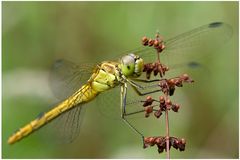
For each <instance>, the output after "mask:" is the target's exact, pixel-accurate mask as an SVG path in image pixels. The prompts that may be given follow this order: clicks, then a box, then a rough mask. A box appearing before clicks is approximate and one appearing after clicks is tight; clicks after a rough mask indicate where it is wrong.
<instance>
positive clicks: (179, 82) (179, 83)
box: [175, 79, 183, 87]
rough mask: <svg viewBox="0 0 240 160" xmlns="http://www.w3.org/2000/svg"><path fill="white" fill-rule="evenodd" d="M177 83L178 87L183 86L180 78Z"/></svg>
mask: <svg viewBox="0 0 240 160" xmlns="http://www.w3.org/2000/svg"><path fill="white" fill-rule="evenodd" d="M175 85H176V86H178V87H182V86H183V84H182V81H181V80H180V79H177V80H176V81H175Z"/></svg>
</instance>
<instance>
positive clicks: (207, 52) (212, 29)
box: [132, 22, 232, 68]
mask: <svg viewBox="0 0 240 160" xmlns="http://www.w3.org/2000/svg"><path fill="white" fill-rule="evenodd" d="M231 37H232V27H231V26H230V25H228V24H226V23H223V22H214V23H210V24H206V25H203V26H200V27H197V28H195V29H193V30H190V31H188V32H185V33H182V34H180V35H178V36H176V37H173V38H170V39H168V40H166V41H164V45H165V50H163V52H161V53H160V59H161V61H162V63H164V64H166V65H168V66H169V67H170V68H171V67H172V66H174V65H176V63H177V64H182V63H187V62H189V61H200V60H201V58H208V57H215V56H217V55H214V54H213V53H216V52H212V51H213V50H216V49H218V48H220V47H221V46H222V45H224V44H225V43H226V42H227V41H228V40H229V39H230V38H231ZM132 52H133V53H135V54H138V55H140V56H141V57H142V58H143V59H144V61H145V62H153V61H155V60H156V59H157V54H156V50H155V49H154V47H141V48H140V49H137V50H135V51H132Z"/></svg>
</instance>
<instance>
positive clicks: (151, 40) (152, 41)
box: [148, 39, 154, 47]
mask: <svg viewBox="0 0 240 160" xmlns="http://www.w3.org/2000/svg"><path fill="white" fill-rule="evenodd" d="M153 43H154V40H153V39H149V40H148V46H149V47H151V46H152V45H153Z"/></svg>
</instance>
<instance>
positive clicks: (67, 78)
mask: <svg viewBox="0 0 240 160" xmlns="http://www.w3.org/2000/svg"><path fill="white" fill-rule="evenodd" d="M93 69H94V65H93V64H89V63H85V64H81V65H77V64H75V63H73V62H71V61H68V60H64V59H61V60H57V61H56V62H55V63H54V65H53V67H52V70H51V72H50V77H49V80H50V87H51V89H52V92H53V94H54V95H55V96H56V97H57V98H58V99H59V100H64V99H66V98H68V97H69V96H70V95H72V94H73V93H75V92H76V91H77V90H79V88H80V87H81V86H82V85H84V84H86V82H87V81H88V79H89V78H90V76H91V74H92V72H93ZM81 94H82V95H84V93H81ZM86 106H89V104H84V105H83V104H79V105H77V106H76V107H74V108H73V109H71V110H69V111H67V112H65V113H63V114H62V115H60V116H59V117H57V118H56V119H54V120H53V122H52V123H51V125H50V127H49V129H48V131H49V130H51V131H50V132H52V131H53V134H54V135H55V136H54V137H56V140H57V141H58V142H59V141H60V142H61V143H71V142H72V141H73V140H74V139H75V138H76V137H77V136H78V135H79V132H80V128H81V124H82V120H83V117H84V110H85V107H86Z"/></svg>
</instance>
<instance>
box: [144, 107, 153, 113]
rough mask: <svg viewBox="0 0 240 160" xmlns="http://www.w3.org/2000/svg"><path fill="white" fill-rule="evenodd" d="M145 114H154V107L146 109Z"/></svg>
mask: <svg viewBox="0 0 240 160" xmlns="http://www.w3.org/2000/svg"><path fill="white" fill-rule="evenodd" d="M145 112H146V113H148V114H149V113H152V112H153V107H152V106H147V107H146V108H145Z"/></svg>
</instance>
